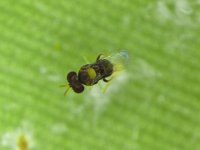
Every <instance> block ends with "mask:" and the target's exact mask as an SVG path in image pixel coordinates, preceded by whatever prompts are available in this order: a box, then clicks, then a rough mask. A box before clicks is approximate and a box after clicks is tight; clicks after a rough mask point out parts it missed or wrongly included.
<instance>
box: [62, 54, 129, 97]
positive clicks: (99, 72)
mask: <svg viewBox="0 0 200 150" xmlns="http://www.w3.org/2000/svg"><path fill="white" fill-rule="evenodd" d="M101 56H102V55H101V54H100V55H99V56H98V57H97V58H96V61H95V62H94V63H91V64H86V65H83V66H82V67H81V68H80V70H79V72H78V74H77V73H76V72H74V71H71V72H69V73H68V74H67V81H68V84H67V85H63V86H67V87H68V88H67V90H66V92H67V91H68V89H69V88H72V89H73V91H74V92H76V93H82V92H83V91H84V85H85V86H93V85H95V84H97V83H98V82H99V81H100V80H103V81H104V82H109V81H110V80H108V79H107V77H110V76H112V75H113V73H114V72H115V71H119V70H121V69H122V66H123V64H124V61H126V60H127V58H128V53H127V52H125V51H122V52H119V53H117V54H115V55H113V56H108V57H103V58H102V57H101ZM66 92H65V93H66Z"/></svg>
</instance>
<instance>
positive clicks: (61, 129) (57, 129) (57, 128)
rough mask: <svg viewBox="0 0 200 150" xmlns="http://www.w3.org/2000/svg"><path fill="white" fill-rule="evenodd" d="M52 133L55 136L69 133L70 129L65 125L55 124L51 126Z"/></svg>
mask: <svg viewBox="0 0 200 150" xmlns="http://www.w3.org/2000/svg"><path fill="white" fill-rule="evenodd" d="M51 131H52V132H53V133H55V134H63V133H65V132H67V131H68V128H67V126H66V125H65V124H64V123H55V124H53V125H52V126H51Z"/></svg>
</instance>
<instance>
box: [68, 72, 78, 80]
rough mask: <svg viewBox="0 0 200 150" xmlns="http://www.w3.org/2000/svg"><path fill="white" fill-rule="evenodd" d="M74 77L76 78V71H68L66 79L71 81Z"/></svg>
mask: <svg viewBox="0 0 200 150" xmlns="http://www.w3.org/2000/svg"><path fill="white" fill-rule="evenodd" d="M74 78H77V74H76V72H69V73H68V75H67V81H68V82H71V81H72V80H74Z"/></svg>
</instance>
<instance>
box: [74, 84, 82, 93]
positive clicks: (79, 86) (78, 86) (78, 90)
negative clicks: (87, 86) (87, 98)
mask: <svg viewBox="0 0 200 150" xmlns="http://www.w3.org/2000/svg"><path fill="white" fill-rule="evenodd" d="M72 89H73V90H74V92H76V93H81V92H83V91H84V86H83V85H82V84H81V83H79V82H75V83H74V84H73V85H72Z"/></svg>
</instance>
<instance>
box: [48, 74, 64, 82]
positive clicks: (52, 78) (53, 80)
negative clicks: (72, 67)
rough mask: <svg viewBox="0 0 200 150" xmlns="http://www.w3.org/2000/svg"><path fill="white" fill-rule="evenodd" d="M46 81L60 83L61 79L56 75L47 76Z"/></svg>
mask: <svg viewBox="0 0 200 150" xmlns="http://www.w3.org/2000/svg"><path fill="white" fill-rule="evenodd" d="M47 79H48V80H49V81H52V82H60V81H61V78H60V76H58V75H48V76H47Z"/></svg>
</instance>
